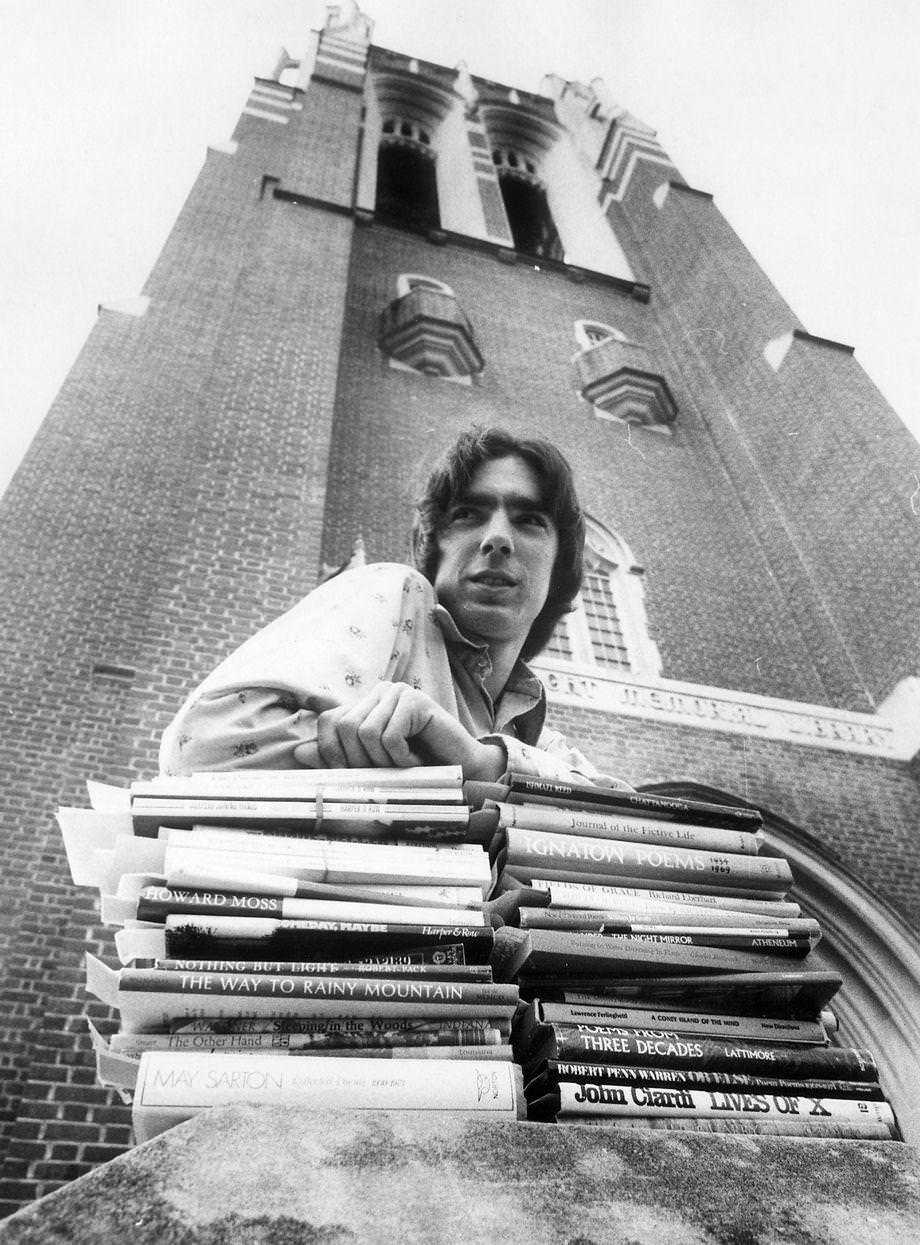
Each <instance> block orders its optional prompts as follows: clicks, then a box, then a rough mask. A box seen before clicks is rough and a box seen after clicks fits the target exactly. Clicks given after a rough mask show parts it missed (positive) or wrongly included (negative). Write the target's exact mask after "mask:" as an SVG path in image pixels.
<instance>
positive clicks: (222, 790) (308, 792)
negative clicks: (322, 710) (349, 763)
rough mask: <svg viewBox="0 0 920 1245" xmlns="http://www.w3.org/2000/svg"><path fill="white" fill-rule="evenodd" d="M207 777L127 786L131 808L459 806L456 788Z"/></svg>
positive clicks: (460, 796) (224, 773) (227, 772)
mask: <svg viewBox="0 0 920 1245" xmlns="http://www.w3.org/2000/svg"><path fill="white" fill-rule="evenodd" d="M210 777H211V781H210V782H208V783H203V782H201V781H200V780H199V779H196V778H169V779H166V780H163V779H159V780H156V779H154V780H153V781H152V782H143V783H132V785H131V790H130V798H131V802H132V804H138V805H140V804H141V802H142V801H144V802H148V801H149V802H152V801H156V802H157V803H165V802H166V801H167V800H172V801H174V802H176V803H177V804H180V803H191V802H192V801H196V800H243V801H247V802H248V801H253V800H270V801H272V802H273V803H280V802H287V803H312V804H315V803H321V804H323V805H325V804H326V803H327V802H328V803H341V802H346V803H349V804H429V805H440V804H459V803H460V802H461V801H462V800H463V789H462V788H461V787H459V786H457V787H452V786H448V785H444V786H440V787H409V786H406V785H402V786H396V785H394V786H390V787H387V786H384V785H382V784H381V783H379V782H374V783H355V782H352V783H324V782H322V781H314V782H312V783H305V782H304V781H303V780H301V782H299V783H297V784H295V783H293V782H290V781H289V782H287V783H286V784H285V783H279V782H278V781H277V780H272V779H271V778H269V780H267V781H266V779H265V778H264V777H257V776H255V775H254V774H253V772H252V771H250V772H249V774H248V776H247V775H246V774H245V772H244V771H238V772H237V773H236V774H234V773H233V772H232V771H230V770H224V771H222V772H215V773H214V774H212V775H211V776H210ZM141 806H142V807H143V805H141Z"/></svg>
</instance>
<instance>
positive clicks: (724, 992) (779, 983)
mask: <svg viewBox="0 0 920 1245" xmlns="http://www.w3.org/2000/svg"><path fill="white" fill-rule="evenodd" d="M842 984H843V979H842V978H841V977H840V976H839V974H837V973H831V972H825V971H822V970H820V969H798V968H794V969H789V968H786V969H783V971H782V972H779V973H750V972H732V973H709V974H706V973H699V974H694V975H693V976H692V977H688V976H686V975H681V976H666V975H662V976H655V977H646V978H635V977H633V978H629V977H621V978H619V979H618V980H617V979H615V978H611V977H610V976H609V974H608V975H606V976H604V977H600V976H597V977H596V978H595V980H593V981H591V982H590V984H587V983H585V984H580V986H579V988H578V989H572V990H569V989H568V988H567V987H565V986H563V987H562V988H561V989H560V988H559V986H558V982H554V983H553V989H554V990H555V991H556V993H555V994H553V995H552V997H553V998H556V997H558V998H559V1000H560V1001H562V1002H566V1003H572V1002H578V1001H579V1000H580V999H582V998H583V997H584V995H585V994H586V993H590V994H591V996H592V998H593V999H594V1001H595V1002H596V1003H597V1004H601V1003H604V1004H605V1005H609V1004H614V1005H620V1006H623V1005H626V1004H632V1005H635V1006H637V1007H649V1006H653V1005H654V1006H656V1007H671V1008H678V1007H683V1008H686V1009H688V1010H692V1011H699V1012H701V1011H707V1012H708V1011H712V1012H729V1013H731V1014H734V1015H743V1016H776V1017H783V1016H785V1017H788V1018H792V1019H796V1020H815V1019H817V1018H818V1016H819V1013H820V1012H821V1009H822V1008H823V1007H825V1006H826V1005H827V1002H828V1000H829V999H831V998H832V997H833V996H834V995H835V994H836V993H837V991H838V990H839V989H840V987H841V985H842ZM539 993H540V992H539V991H537V994H538V995H539ZM543 997H549V996H548V995H547V994H546V991H545V990H544V992H543Z"/></svg>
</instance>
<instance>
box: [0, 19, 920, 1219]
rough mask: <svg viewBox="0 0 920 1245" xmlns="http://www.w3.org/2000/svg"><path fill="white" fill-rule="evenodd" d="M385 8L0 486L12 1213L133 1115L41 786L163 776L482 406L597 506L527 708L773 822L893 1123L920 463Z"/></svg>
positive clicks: (207, 188) (309, 74)
mask: <svg viewBox="0 0 920 1245" xmlns="http://www.w3.org/2000/svg"><path fill="white" fill-rule="evenodd" d="M371 34H372V32H371V26H370V23H369V22H368V20H367V19H366V18H365V17H364V16H363V15H362V14H361V13H359V12H358V11H357V10H356V9H355V8H354V7H353V6H351V5H340V6H337V7H335V8H333V9H330V11H329V17H328V20H327V23H326V26H325V29H324V30H322V31H321V32H319V33H318V34H317V35H316V37H315V40H314V49H313V53H312V54H311V56H310V57H309V58H307V59H305V60H304V61H303V62H302V63H292V62H289V61H287V60H283V61H282V62H281V63H280V64H279V66H278V69H277V72H276V74H275V76H274V78H272V79H257V80H256V81H255V84H254V86H253V88H252V93H251V95H250V97H249V101H248V103H247V105H246V107H245V108H244V109H243V113H242V115H241V117H240V119H239V124H238V126H237V128H236V131H235V133H234V136H233V139H232V141H231V142H229V143H227V144H224V145H219V146H214V147H212V148H211V149H209V151H208V154H207V159H206V162H205V165H204V167H203V169H202V172H201V174H200V176H199V178H198V180H197V182H196V184H195V186H194V188H193V189H192V191H191V194H190V196H189V198H188V201H187V202H186V204H185V206H184V208H183V209H182V212H181V214H180V216H179V218H178V220H177V221H176V224H175V226H174V228H173V230H172V232H171V234H170V236H169V238H168V240H167V242H166V245H165V247H164V249H163V252H162V254H161V256H160V259H159V260H158V262H157V264H156V266H155V268H154V270H153V272H152V273H151V276H150V278H149V280H148V282H147V284H146V285H145V287H144V290H143V293H142V294H141V295H140V296H139V297H138V298H137V299H136V300H135V301H133V302H131V303H126V304H119V305H112V306H108V307H105V308H103V309H102V311H101V314H100V317H99V321H98V324H97V326H96V327H95V329H94V330H93V332H92V334H91V336H90V338H89V340H88V342H87V344H86V347H85V348H84V350H83V352H82V354H81V355H80V357H79V359H78V361H77V363H76V365H75V367H74V369H73V371H72V373H71V375H70V376H69V378H68V380H67V382H66V384H65V385H64V388H63V389H62V392H61V394H60V396H59V398H58V400H57V401H56V403H55V404H54V406H53V408H52V410H51V412H50V414H49V415H48V417H47V419H46V420H45V422H44V424H43V426H42V428H41V431H40V432H39V434H38V436H37V437H36V439H35V442H34V444H33V446H32V448H31V450H30V452H29V454H28V456H27V458H26V460H25V462H24V464H23V466H22V467H21V469H20V471H19V472H18V474H17V476H16V477H15V479H14V481H13V483H12V485H11V486H10V488H9V490H8V492H7V494H6V496H5V498H4V501H3V503H2V516H3V526H2V536H0V539H2V542H3V557H2V574H3V577H4V586H3V591H2V594H0V615H2V620H3V624H2V625H3V646H4V656H5V661H4V675H3V678H4V685H5V688H4V690H5V696H4V705H5V707H6V727H5V730H4V732H3V738H2V743H0V749H2V758H3V759H2V765H3V773H4V775H5V779H6V780H5V782H4V784H3V787H2V790H0V810H2V815H3V819H4V821H3V824H4V838H3V844H4V846H3V848H2V858H3V871H2V873H3V881H2V886H3V907H2V918H0V921H2V925H0V928H2V938H3V949H4V953H5V955H4V964H5V966H6V983H5V987H6V995H5V1006H4V1009H3V1012H2V1015H3V1020H2V1021H0V1026H2V1028H3V1031H4V1050H5V1051H6V1052H7V1058H6V1059H5V1061H4V1072H3V1075H4V1078H5V1079H4V1090H3V1096H2V1100H0V1111H2V1115H0V1120H2V1125H3V1143H4V1153H5V1156H6V1179H5V1181H4V1183H3V1187H2V1196H3V1198H4V1205H5V1207H6V1209H12V1208H13V1207H15V1206H16V1205H18V1204H19V1203H21V1202H22V1201H24V1200H28V1199H31V1198H32V1197H34V1196H35V1195H36V1194H39V1193H43V1192H46V1191H48V1190H50V1189H51V1188H54V1187H55V1186H57V1185H59V1184H60V1183H62V1182H64V1181H66V1180H69V1179H71V1178H72V1177H73V1176H75V1175H77V1174H79V1173H82V1172H84V1171H86V1170H88V1169H89V1168H90V1167H92V1166H93V1165H94V1164H95V1163H97V1162H99V1161H101V1160H103V1159H105V1158H108V1157H110V1156H112V1155H114V1154H116V1153H118V1152H119V1151H120V1150H122V1149H123V1148H124V1147H125V1146H126V1145H127V1143H128V1140H129V1129H128V1113H127V1110H126V1108H125V1107H124V1106H123V1105H122V1104H121V1103H119V1102H118V1101H117V1100H116V1099H114V1098H113V1097H112V1096H111V1095H110V1094H108V1093H106V1092H105V1091H103V1090H101V1089H99V1088H97V1087H96V1086H95V1083H94V1071H93V1068H92V1065H91V1057H90V1053H89V1050H88V1042H87V1039H86V1036H85V1016H86V1014H87V1013H88V1012H89V1013H90V1014H93V1012H94V1008H95V1005H87V1004H86V1003H85V1002H84V996H83V989H82V984H81V956H82V952H83V949H84V947H85V946H86V943H87V938H89V941H90V943H91V944H92V945H95V946H96V947H97V948H98V950H99V951H100V953H101V954H103V955H105V956H108V957H111V955H112V949H111V943H110V941H109V934H108V932H107V931H105V930H103V929H102V928H101V927H100V926H99V925H98V923H97V922H98V915H97V911H96V908H95V906H94V904H93V903H92V901H91V899H90V898H88V897H87V896H86V895H85V894H83V893H79V892H75V891H74V890H73V888H72V887H71V886H70V884H69V882H68V880H67V870H66V865H65V862H64V860H63V853H62V849H61V846H60V842H59V835H58V831H57V828H56V826H55V824H54V818H53V813H54V809H55V807H56V806H57V805H58V804H62V803H63V804H67V803H76V804H82V803H84V802H85V800H84V795H83V783H84V780H85V779H86V778H87V777H90V778H99V779H103V780H107V781H111V782H127V781H129V780H130V779H132V778H134V777H140V776H147V775H150V774H151V773H153V772H154V770H155V765H156V760H155V758H156V747H157V742H158V738H159V734H160V732H161V730H162V728H163V727H164V725H165V724H166V723H167V722H168V721H169V719H170V717H171V716H172V714H173V713H174V711H175V709H176V708H177V707H178V704H179V703H180V701H181V700H182V698H183V696H184V694H185V692H186V691H187V690H188V689H189V688H190V687H191V686H192V685H193V684H194V683H195V682H196V681H197V680H198V679H199V678H200V677H201V676H202V675H203V674H204V673H205V672H206V671H207V670H209V669H210V668H211V667H212V666H213V665H214V664H216V661H217V660H218V659H219V658H220V657H221V656H223V655H224V654H226V653H227V652H228V651H229V650H231V649H232V648H233V647H234V646H235V645H236V644H238V643H239V642H240V641H242V640H243V639H244V638H245V637H246V636H248V635H250V634H251V633H252V632H253V631H255V630H256V629H257V628H258V627H259V626H260V625H262V624H263V623H264V622H266V621H267V620H268V619H270V618H272V617H274V616H276V615H277V614H279V613H280V612H281V611H283V610H284V609H286V608H287V607H289V606H290V605H292V604H293V603H294V602H295V601H296V600H297V599H299V598H300V597H301V596H302V595H303V594H304V593H305V592H307V591H309V589H310V588H312V587H313V586H314V585H315V583H316V581H317V578H318V577H319V575H320V574H321V572H322V568H323V566H324V565H329V566H338V565H340V564H341V563H342V562H343V561H345V560H347V559H348V558H349V556H350V555H351V552H352V549H353V546H354V543H355V541H356V540H357V539H358V538H359V537H360V538H363V541H364V543H365V545H366V548H367V557H368V559H369V560H371V561H379V560H384V559H387V560H397V561H402V560H405V558H406V554H407V531H408V525H409V521H410V514H411V503H412V499H413V496H414V495H415V493H416V490H417V487H418V484H419V481H420V478H421V474H422V471H423V468H424V467H425V466H426V465H427V463H428V462H429V461H430V460H431V459H432V458H433V457H434V456H435V455H436V454H437V452H438V451H440V450H441V449H442V448H443V447H444V446H445V445H446V444H447V443H449V442H450V441H451V440H452V439H453V437H454V435H455V434H456V433H457V432H458V431H459V430H460V429H463V428H466V427H468V426H469V425H470V424H471V423H474V422H478V423H499V424H502V425H504V426H506V427H508V428H509V429H511V430H512V431H515V432H527V433H533V434H535V435H544V436H548V437H550V438H551V439H553V440H555V441H556V442H557V443H558V444H560V445H561V447H562V448H563V449H564V450H565V452H566V453H567V454H568V456H569V457H570V458H571V460H572V462H573V464H574V466H575V469H576V474H577V476H578V479H579V483H580V491H581V494H582V498H583V501H584V503H585V504H586V508H587V510H588V512H589V514H590V525H589V526H590V539H589V574H588V579H587V582H586V585H585V589H584V592H583V594H582V602H581V605H580V607H579V608H578V610H577V611H576V612H575V613H574V614H573V615H571V616H569V618H568V619H567V620H566V622H565V625H564V626H562V627H561V628H560V630H559V631H558V632H557V634H556V636H555V637H554V639H553V641H552V643H551V645H550V647H549V649H548V650H547V651H546V652H545V653H544V654H543V655H542V656H541V658H540V659H539V661H538V662H537V663H536V665H537V669H538V670H539V672H540V673H541V675H542V677H543V678H544V680H545V682H546V684H547V687H548V689H549V696H550V702H551V714H552V717H553V719H554V720H555V722H556V723H557V724H559V725H560V726H562V727H563V728H564V729H565V730H566V731H567V732H569V733H570V734H571V735H572V736H573V737H574V738H575V739H576V740H577V741H578V742H579V743H580V744H581V746H582V747H583V748H585V750H587V751H588V752H589V753H590V754H591V755H592V756H593V758H594V759H596V760H597V762H598V763H600V764H602V765H604V766H606V767H608V768H610V769H611V770H612V771H613V772H616V773H619V774H622V775H623V776H624V777H626V778H627V779H629V780H630V781H631V782H633V783H635V784H654V785H657V786H658V787H659V789H661V790H665V791H674V792H687V793H691V794H692V793H701V794H708V795H709V796H710V797H712V796H713V795H715V796H716V797H719V796H721V797H723V798H728V799H731V800H733V801H739V800H740V801H749V802H750V803H752V804H754V805H756V806H758V807H760V808H761V809H762V810H763V811H764V815H765V818H766V822H767V825H768V828H769V833H770V836H771V840H772V842H773V843H774V844H775V845H776V846H777V847H778V848H779V849H780V850H781V851H782V852H783V853H784V854H786V855H787V856H788V857H789V858H790V860H791V863H792V865H793V869H794V871H795V873H796V877H797V881H798V894H799V897H800V898H801V899H802V902H803V904H804V905H805V906H806V907H807V908H808V909H809V911H811V912H812V913H813V914H814V915H816V916H818V917H819V919H820V920H821V922H822V925H823V926H824V928H825V930H826V937H825V940H824V942H823V943H822V948H825V949H824V950H823V952H822V954H823V957H824V959H825V962H826V963H827V965H828V966H830V967H836V968H840V969H841V971H843V973H844V975H845V977H846V980H847V987H846V990H845V991H844V993H843V995H842V996H841V1001H840V1007H839V1014H840V1020H841V1032H842V1035H843V1037H844V1038H845V1040H847V1041H848V1042H851V1043H853V1044H856V1045H862V1044H865V1045H871V1046H872V1047H873V1048H875V1049H877V1050H879V1053H880V1055H881V1056H882V1065H883V1066H882V1073H883V1078H884V1080H885V1082H886V1085H887V1086H888V1088H889V1090H890V1092H891V1096H892V1098H893V1100H894V1103H895V1106H896V1109H897V1110H898V1111H899V1115H900V1117H901V1120H902V1124H903V1126H904V1129H905V1132H906V1134H907V1135H908V1137H909V1138H910V1139H912V1140H914V1141H916V1140H917V1139H918V1137H920V1114H918V1109H917V1106H916V1103H917V1102H918V1101H920V1093H918V1091H920V1063H918V1056H917V1053H916V1052H917V1051H920V1015H918V1012H920V1009H918V1008H917V1006H916V1003H917V998H918V982H920V943H918V940H917V936H916V934H915V933H913V932H912V931H913V930H914V929H916V927H917V922H918V920H920V840H918V837H917V832H916V826H917V825H918V822H920V790H918V779H920V769H918V761H917V753H918V748H920V678H918V675H920V671H918V666H917V663H918V629H920V627H918V619H920V580H918V577H917V574H916V561H917V559H916V540H917V535H916V533H917V530H918V528H917V523H918V518H917V507H916V505H912V503H911V497H910V490H909V489H907V490H905V488H904V480H905V468H908V469H918V468H920V450H918V446H917V444H916V442H915V441H914V439H913V438H912V437H911V436H910V435H909V434H908V432H907V431H906V430H905V428H904V427H903V426H902V424H901V423H900V421H899V420H898V418H897V417H896V415H895V414H894V413H893V412H892V411H891V409H890V408H889V407H888V406H887V405H886V403H885V402H884V400H883V399H882V397H881V396H880V394H879V393H878V391H877V390H876V389H875V388H874V386H873V385H872V384H871V382H870V381H869V380H868V378H867V377H866V376H865V374H864V373H863V372H862V371H861V369H860V368H859V366H858V365H857V364H856V362H855V361H854V359H853V356H852V351H851V349H850V348H848V347H846V346H842V345H840V344H838V343H836V342H832V341H827V340H824V339H822V338H820V337H816V336H813V335H812V334H810V333H808V332H806V331H804V329H803V328H802V326H801V325H800V324H799V323H798V321H797V320H796V318H795V316H794V314H793V313H792V311H791V310H790V309H789V307H788V306H787V305H786V304H785V302H784V301H783V300H782V298H781V297H780V295H779V294H778V293H777V292H776V290H775V289H774V288H773V287H772V286H771V285H770V283H769V282H768V281H767V280H766V278H765V276H764V275H763V273H762V272H761V271H760V270H759V269H758V267H757V266H756V264H755V263H754V261H753V260H752V258H751V256H750V255H749V254H748V253H747V251H746V250H745V249H744V247H743V245H742V244H741V243H740V241H739V240H738V238H737V237H736V235H735V234H734V233H733V232H732V230H731V229H730V228H729V226H728V225H727V223H726V222H725V220H724V219H723V218H722V216H721V215H720V214H719V212H718V210H717V208H716V206H715V204H714V203H713V200H712V197H711V195H709V194H707V193H704V192H703V191H701V190H699V189H696V188H694V187H691V186H688V185H687V184H686V183H685V181H684V180H683V179H682V178H681V176H680V173H679V172H678V170H677V169H676V168H675V167H674V165H673V164H672V162H671V161H670V159H669V157H668V155H667V153H666V151H665V150H664V149H663V147H662V146H661V145H660V144H659V142H658V140H657V138H656V137H655V133H654V131H652V130H651V129H650V128H648V127H647V126H646V125H644V124H643V123H642V122H640V121H638V120H637V119H636V118H635V117H633V116H631V115H630V114H629V113H628V112H627V111H625V110H624V109H623V108H621V107H619V106H618V105H616V104H614V103H613V102H612V101H611V100H610V99H609V98H607V96H606V94H605V92H604V90H603V89H602V87H601V85H600V83H599V82H595V83H594V84H593V85H592V86H590V87H586V86H584V85H582V84H579V83H570V82H565V81H562V80H559V79H556V78H552V77H550V78H547V79H546V80H545V82H544V84H543V90H542V93H541V94H528V93H526V92H524V91H522V90H515V89H512V88H509V87H507V86H502V85H499V84H496V83H494V82H489V81H485V80H483V79H479V78H477V77H475V76H473V75H471V74H470V73H469V72H467V70H466V69H465V68H463V67H461V68H459V69H448V68H445V67H443V66H439V65H433V64H427V63H425V62H421V61H417V60H413V59H409V58H408V57H406V56H404V55H401V54H400V53H398V52H395V51H390V50H387V49H383V48H379V47H376V46H374V45H373V43H372V41H371ZM906 478H908V479H909V478H910V470H907V472H906Z"/></svg>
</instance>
